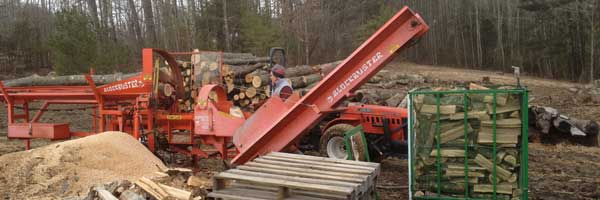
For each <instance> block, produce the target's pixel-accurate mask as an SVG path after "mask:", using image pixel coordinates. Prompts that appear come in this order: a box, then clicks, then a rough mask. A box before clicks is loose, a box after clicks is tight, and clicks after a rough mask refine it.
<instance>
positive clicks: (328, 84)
mask: <svg viewBox="0 0 600 200" xmlns="http://www.w3.org/2000/svg"><path fill="white" fill-rule="evenodd" d="M428 29H429V27H428V26H427V24H426V23H425V22H424V21H423V19H421V17H420V16H419V15H417V14H415V13H414V12H413V11H411V10H410V9H408V7H404V8H403V9H402V10H400V11H399V12H398V13H397V14H396V15H394V16H393V17H392V18H391V19H390V20H389V21H388V22H387V23H385V24H384V25H383V26H382V27H381V28H380V29H379V30H378V31H377V32H376V33H375V34H373V35H372V36H371V37H370V38H369V39H368V40H367V41H366V42H365V43H363V44H362V45H361V46H360V47H359V48H358V49H356V50H355V51H354V52H353V53H352V54H351V55H350V56H349V57H348V58H346V59H345V60H344V61H343V62H342V63H341V64H340V65H338V66H337V67H336V69H334V70H333V72H331V73H330V74H329V75H327V76H326V77H325V78H324V79H323V80H322V81H321V82H320V83H319V84H318V85H317V86H316V87H314V88H313V89H312V90H311V91H310V92H309V93H308V94H307V95H305V96H304V97H302V98H301V99H300V100H299V101H298V102H295V104H294V105H293V106H291V107H287V106H282V105H281V103H279V104H277V103H276V102H275V101H281V100H280V99H279V98H271V99H269V100H268V101H267V103H265V105H263V106H262V107H261V108H259V109H258V111H257V112H256V113H255V114H254V115H253V116H252V117H250V119H248V120H247V121H246V123H245V124H244V125H242V126H241V127H240V128H239V129H237V130H236V132H235V134H234V138H233V139H234V144H235V145H236V146H237V147H238V149H239V150H240V153H239V154H238V155H237V156H236V157H235V158H234V159H233V160H232V163H234V164H243V163H245V162H247V161H249V160H251V159H253V158H255V157H257V156H259V155H263V154H266V153H268V152H271V151H281V150H283V149H284V148H285V147H287V146H289V145H290V144H292V143H293V142H294V141H297V140H298V139H299V138H300V137H301V136H302V135H303V133H305V132H306V131H307V130H308V129H310V127H312V126H314V124H315V123H317V122H318V121H320V120H321V119H322V118H323V117H325V113H326V112H328V111H331V110H333V109H335V108H336V107H337V106H338V105H339V104H340V103H341V102H342V101H343V100H344V99H345V98H346V97H347V96H350V95H351V93H352V92H353V91H354V90H356V89H358V88H359V87H360V86H361V85H362V84H363V83H364V82H366V81H367V80H368V79H369V78H370V77H372V76H373V75H375V73H377V72H378V71H379V70H380V69H381V68H383V67H384V66H385V64H387V63H388V62H390V61H391V60H392V58H394V57H395V54H396V53H397V52H400V51H399V50H400V49H403V48H407V47H409V46H410V45H412V44H413V43H414V42H415V40H416V39H418V38H420V37H421V36H423V35H424V34H425V33H426V32H427V31H428ZM288 102H289V100H288ZM286 103H287V102H286ZM272 107H276V108H277V109H279V110H277V109H276V110H277V111H278V112H282V113H284V114H282V115H274V114H273V113H272V112H261V111H260V110H272V109H273V108H272Z"/></svg>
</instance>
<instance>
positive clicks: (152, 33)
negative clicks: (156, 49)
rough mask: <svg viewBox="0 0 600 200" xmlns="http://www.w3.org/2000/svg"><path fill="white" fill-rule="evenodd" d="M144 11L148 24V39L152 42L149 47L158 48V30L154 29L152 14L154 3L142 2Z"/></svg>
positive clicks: (143, 0) (149, 1)
mask: <svg viewBox="0 0 600 200" xmlns="http://www.w3.org/2000/svg"><path fill="white" fill-rule="evenodd" d="M142 9H144V21H145V23H146V38H147V39H149V40H150V41H149V42H148V43H149V44H146V45H147V46H156V45H157V44H156V42H157V40H156V39H157V38H156V29H155V27H154V15H153V14H152V1H151V0H142Z"/></svg>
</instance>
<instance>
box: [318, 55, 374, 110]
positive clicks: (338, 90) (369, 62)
mask: <svg viewBox="0 0 600 200" xmlns="http://www.w3.org/2000/svg"><path fill="white" fill-rule="evenodd" d="M382 57H383V55H382V54H381V52H377V53H375V55H373V57H371V59H369V60H367V61H366V62H365V63H364V64H363V65H362V66H361V67H360V68H359V69H357V70H356V71H354V72H353V73H352V74H351V75H350V76H349V77H348V78H346V80H344V82H342V83H341V84H340V85H338V86H337V87H336V88H335V90H333V92H332V93H331V95H329V96H328V97H327V101H328V102H329V103H332V102H333V99H334V98H336V97H337V96H339V95H340V94H342V92H343V91H344V90H345V89H347V88H348V86H350V84H352V82H354V81H355V80H357V79H359V78H360V77H361V76H363V75H364V74H365V72H366V71H367V70H369V68H370V67H371V66H373V64H375V63H377V61H379V60H380V59H381V58H382Z"/></svg>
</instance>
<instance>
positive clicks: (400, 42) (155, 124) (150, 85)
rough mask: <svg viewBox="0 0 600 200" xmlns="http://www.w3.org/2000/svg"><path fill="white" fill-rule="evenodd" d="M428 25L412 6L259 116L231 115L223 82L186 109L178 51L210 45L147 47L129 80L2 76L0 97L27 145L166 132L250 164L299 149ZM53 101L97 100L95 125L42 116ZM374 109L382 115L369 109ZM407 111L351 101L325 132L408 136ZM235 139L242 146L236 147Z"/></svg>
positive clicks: (206, 152) (187, 146) (151, 140)
mask: <svg viewBox="0 0 600 200" xmlns="http://www.w3.org/2000/svg"><path fill="white" fill-rule="evenodd" d="M428 29H429V27H428V26H427V24H426V23H425V22H424V21H423V19H421V17H420V16H419V15H418V14H416V13H414V12H413V11H411V10H410V9H408V8H407V7H405V8H403V9H402V10H400V11H399V12H398V13H397V14H395V15H394V16H393V17H392V18H391V19H390V20H389V21H388V22H386V23H385V24H384V25H383V26H382V27H381V28H380V29H379V30H378V31H377V32H375V33H374V34H373V35H372V36H371V37H370V38H369V39H368V40H367V41H365V42H364V43H363V44H362V45H361V46H360V47H358V48H357V49H356V50H355V51H354V52H353V53H352V54H351V55H350V56H349V57H348V58H346V59H345V60H344V61H343V62H342V63H341V64H339V65H338V66H337V67H336V68H335V69H334V70H333V71H332V72H331V73H329V74H328V75H327V76H325V77H324V78H323V79H322V80H321V81H320V82H319V83H318V84H317V85H316V86H315V87H313V88H312V89H311V90H310V91H309V92H308V93H307V94H306V95H304V96H300V95H299V94H297V93H295V94H293V95H292V96H290V97H288V98H287V99H286V100H283V99H281V98H279V97H276V96H274V97H271V98H269V99H268V100H267V101H266V102H265V103H264V104H263V105H262V106H261V107H259V108H258V109H257V110H256V111H255V112H254V113H253V114H251V115H250V114H247V113H246V114H244V115H231V114H230V109H231V107H232V106H233V103H232V102H230V101H228V100H227V96H226V93H225V90H224V89H223V87H222V86H220V85H219V84H208V85H203V86H201V87H197V88H195V89H194V90H197V96H195V98H194V100H195V102H194V104H195V105H194V109H193V110H191V111H189V112H181V111H180V110H179V109H177V105H176V104H175V103H173V102H176V101H175V100H177V99H181V98H184V93H185V92H184V87H183V84H182V83H183V80H182V77H181V76H180V73H181V72H180V69H179V66H178V64H177V62H176V60H175V57H176V56H179V55H192V54H202V52H183V53H177V52H174V53H169V52H166V51H162V50H158V49H143V52H142V70H141V73H140V74H139V75H137V76H134V77H131V78H128V79H125V80H122V81H118V82H114V83H109V84H106V85H102V86H96V83H95V81H94V77H93V76H92V75H91V74H89V75H86V79H87V81H88V85H87V86H35V87H4V85H3V84H2V83H1V82H0V91H1V92H2V96H1V97H0V100H2V101H4V103H6V105H7V108H8V109H7V110H8V137H9V138H11V139H23V140H25V141H26V144H29V140H30V139H32V138H48V139H68V138H70V137H72V136H85V135H89V134H94V133H96V132H103V131H105V130H116V131H124V132H127V133H130V134H131V135H132V136H133V137H135V138H138V139H140V140H142V141H144V142H145V143H146V144H147V145H148V148H149V149H150V150H151V151H155V150H156V147H157V146H156V145H157V142H156V138H159V137H157V136H160V137H165V138H166V139H167V145H168V148H169V149H171V150H173V151H176V152H180V153H183V154H186V155H189V156H193V157H208V156H211V155H220V156H221V157H222V158H224V159H228V158H230V157H232V158H233V159H232V160H231V162H232V163H233V164H243V163H245V162H247V161H249V160H251V159H254V158H256V157H257V156H260V155H264V154H266V153H269V152H272V151H294V150H295V149H297V147H298V145H299V142H300V139H301V138H303V136H305V135H306V134H307V133H308V132H309V130H310V129H311V128H312V127H314V126H315V125H316V124H317V123H319V122H320V121H321V120H322V119H324V118H325V117H326V116H328V115H330V114H332V113H336V112H339V110H340V109H339V107H340V105H341V104H342V102H343V101H344V100H346V99H347V98H349V97H351V96H352V95H353V92H354V91H355V90H357V89H358V88H359V87H360V86H361V85H362V84H363V83H365V82H366V81H367V80H368V79H369V78H370V77H372V76H373V75H375V74H376V73H377V72H378V71H379V70H381V69H382V68H383V67H384V66H385V65H386V64H387V63H388V62H390V61H391V60H392V59H393V58H394V57H395V56H396V55H397V54H398V53H399V52H401V51H402V50H404V49H406V48H408V47H410V46H412V45H413V44H415V43H416V41H417V40H418V39H419V38H420V37H422V36H423V35H424V34H425V33H426V32H427V31H428ZM157 58H161V59H163V60H164V61H165V62H166V63H167V64H168V65H169V68H170V70H171V71H172V72H173V74H174V75H165V74H164V73H163V71H161V70H159V69H158V68H156V67H155V66H154V65H153V63H155V62H156V59H157ZM162 86H168V87H162ZM160 88H163V89H164V88H171V89H172V90H173V91H174V92H173V93H171V94H168V95H165V94H164V92H159V91H160ZM35 101H38V102H41V103H42V109H39V111H38V113H37V114H36V115H35V116H34V117H33V118H30V116H29V109H28V108H29V106H28V105H29V104H30V103H32V102H35ZM50 104H88V105H91V106H93V107H95V109H94V113H93V115H94V118H93V124H94V126H93V130H91V131H90V132H72V131H70V129H69V126H68V124H65V123H40V122H39V119H40V117H41V116H42V115H43V113H44V111H45V110H46V107H48V105H50ZM17 105H20V107H21V108H23V111H24V112H23V114H17V113H16V112H15V106H17ZM369 112H373V113H382V114H365V113H369ZM387 113H390V115H388V114H387ZM392 113H393V114H392ZM405 118H406V113H405V111H402V110H400V111H398V110H394V109H390V108H384V107H377V106H350V107H349V108H347V109H346V112H343V113H341V114H340V117H339V118H338V119H337V120H334V121H332V122H331V123H330V125H329V126H328V127H329V128H328V129H327V130H326V131H325V134H324V138H329V139H328V140H327V142H326V143H327V145H329V144H330V143H336V142H335V141H336V139H335V138H336V136H337V134H338V133H334V132H335V131H334V130H338V129H339V130H344V129H343V127H344V126H346V125H345V124H347V125H357V124H363V125H364V128H365V130H366V132H372V133H378V135H381V136H382V137H381V138H384V139H388V138H389V140H391V141H403V140H404V137H405V136H404V131H403V130H402V127H403V124H405V123H404V119H405ZM339 127H342V128H339ZM175 133H178V134H177V135H178V136H181V135H183V140H180V139H181V138H180V139H176V138H175V135H176V134H175ZM232 143H233V147H235V148H228V147H231V146H230V145H231V144H232ZM333 145H334V144H332V146H333ZM333 154H334V153H333V152H332V155H333Z"/></svg>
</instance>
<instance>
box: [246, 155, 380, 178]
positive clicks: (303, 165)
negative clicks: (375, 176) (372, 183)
mask: <svg viewBox="0 0 600 200" xmlns="http://www.w3.org/2000/svg"><path fill="white" fill-rule="evenodd" d="M254 162H257V163H265V164H273V165H281V166H290V167H300V168H305V169H319V170H329V171H334V172H344V173H351V174H365V175H371V174H372V171H370V170H359V169H344V168H337V167H328V166H318V165H309V164H299V163H288V162H282V161H274V160H267V159H264V158H256V159H254Z"/></svg>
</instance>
